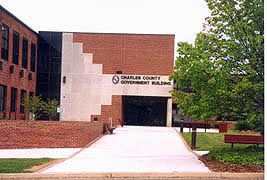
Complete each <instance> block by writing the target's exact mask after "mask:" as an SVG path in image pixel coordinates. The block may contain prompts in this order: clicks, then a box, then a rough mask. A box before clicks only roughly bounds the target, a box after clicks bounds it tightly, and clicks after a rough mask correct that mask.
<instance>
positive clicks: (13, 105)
mask: <svg viewBox="0 0 267 180" xmlns="http://www.w3.org/2000/svg"><path fill="white" fill-rule="evenodd" d="M16 103H17V88H13V87H12V88H11V105H10V111H11V112H16Z"/></svg>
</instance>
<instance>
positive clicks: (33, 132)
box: [0, 120, 103, 149]
mask: <svg viewBox="0 0 267 180" xmlns="http://www.w3.org/2000/svg"><path fill="white" fill-rule="evenodd" d="M102 133H103V124H102V123H100V122H92V123H89V122H75V121H72V122H70V121H68V122H67V121H65V122H64V121H60V122H58V121H12V120H2V121H0V149H17V148H80V147H84V146H85V145H87V144H88V143H90V142H91V141H93V140H94V139H95V138H97V137H99V136H100V135H101V134H102Z"/></svg>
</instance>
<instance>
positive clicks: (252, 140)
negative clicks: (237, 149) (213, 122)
mask: <svg viewBox="0 0 267 180" xmlns="http://www.w3.org/2000/svg"><path fill="white" fill-rule="evenodd" d="M224 142H225V143H232V144H233V143H239V144H264V136H256V135H233V134H225V135H224Z"/></svg>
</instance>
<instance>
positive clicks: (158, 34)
mask: <svg viewBox="0 0 267 180" xmlns="http://www.w3.org/2000/svg"><path fill="white" fill-rule="evenodd" d="M42 32H51V33H53V32H54V33H76V34H114V35H150V36H153V35H155V36H175V34H167V33H166V34H164V33H162V34H160V33H157V34H156V33H155V34H153V33H151V34H150V33H143V34H142V33H108V32H71V31H38V33H42Z"/></svg>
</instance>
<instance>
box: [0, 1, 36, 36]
mask: <svg viewBox="0 0 267 180" xmlns="http://www.w3.org/2000/svg"><path fill="white" fill-rule="evenodd" d="M0 10H3V11H4V12H5V13H6V14H8V15H9V16H11V17H12V18H14V19H15V20H16V21H17V22H19V23H20V24H22V25H23V26H24V27H25V28H27V29H28V30H30V31H31V32H33V33H34V34H35V35H38V33H37V32H36V31H34V30H33V29H32V28H30V27H29V26H28V25H27V24H25V23H24V22H22V21H21V20H20V19H19V18H17V17H16V16H15V15H14V14H12V13H11V12H10V11H8V10H7V9H5V8H4V7H3V6H2V5H0Z"/></svg>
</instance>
